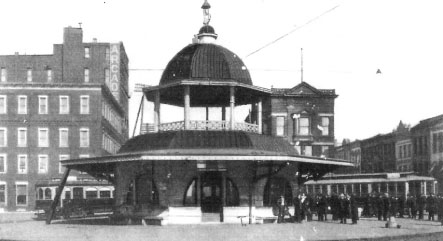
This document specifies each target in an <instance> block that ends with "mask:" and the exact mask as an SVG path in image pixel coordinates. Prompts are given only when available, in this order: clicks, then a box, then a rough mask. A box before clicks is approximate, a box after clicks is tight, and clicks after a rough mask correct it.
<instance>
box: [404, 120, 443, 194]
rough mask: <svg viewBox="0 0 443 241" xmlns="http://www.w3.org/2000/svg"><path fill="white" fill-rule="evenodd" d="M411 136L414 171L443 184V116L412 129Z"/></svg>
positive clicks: (423, 121) (441, 189)
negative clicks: (429, 176)
mask: <svg viewBox="0 0 443 241" xmlns="http://www.w3.org/2000/svg"><path fill="white" fill-rule="evenodd" d="M411 136H412V145H413V155H412V159H413V166H414V170H415V171H416V172H418V173H421V174H423V175H431V176H433V177H435V178H436V179H437V181H438V182H440V183H441V182H443V115H439V116H435V117H432V118H428V119H425V120H422V121H420V123H419V124H417V125H415V126H414V127H412V128H411ZM442 191H443V185H439V192H442Z"/></svg>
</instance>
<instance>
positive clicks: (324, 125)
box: [319, 117, 329, 136]
mask: <svg viewBox="0 0 443 241" xmlns="http://www.w3.org/2000/svg"><path fill="white" fill-rule="evenodd" d="M319 129H320V131H321V134H322V136H328V135H329V117H322V118H321V126H319Z"/></svg>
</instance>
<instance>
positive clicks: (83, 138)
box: [80, 128, 89, 147]
mask: <svg viewBox="0 0 443 241" xmlns="http://www.w3.org/2000/svg"><path fill="white" fill-rule="evenodd" d="M80 147H89V128H81V129H80Z"/></svg>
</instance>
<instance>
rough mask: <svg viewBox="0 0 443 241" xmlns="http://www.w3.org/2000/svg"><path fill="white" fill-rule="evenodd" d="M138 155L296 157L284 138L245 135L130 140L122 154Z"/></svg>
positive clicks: (205, 134)
mask: <svg viewBox="0 0 443 241" xmlns="http://www.w3.org/2000/svg"><path fill="white" fill-rule="evenodd" d="M139 152H144V153H145V152H148V153H157V152H159V153H162V154H163V155H166V154H168V153H174V154H193V155H265V156H266V155H272V156H288V155H297V154H298V153H297V151H296V150H295V149H294V148H293V147H292V146H291V145H290V144H289V142H287V141H286V140H285V139H283V138H278V137H273V136H268V135H260V134H255V133H249V132H242V131H190V130H188V131H186V130H184V131H170V132H158V133H148V134H144V135H139V136H136V137H134V138H132V139H130V140H128V141H127V142H126V143H125V144H124V145H123V146H122V147H121V148H120V150H119V154H131V153H139Z"/></svg>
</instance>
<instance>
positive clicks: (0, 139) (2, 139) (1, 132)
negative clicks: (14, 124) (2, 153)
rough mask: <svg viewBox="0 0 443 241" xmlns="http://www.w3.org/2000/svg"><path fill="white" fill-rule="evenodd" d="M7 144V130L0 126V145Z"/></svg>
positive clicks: (4, 145)
mask: <svg viewBox="0 0 443 241" xmlns="http://www.w3.org/2000/svg"><path fill="white" fill-rule="evenodd" d="M7 145H8V131H7V129H6V128H0V147H6V146H7Z"/></svg>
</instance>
